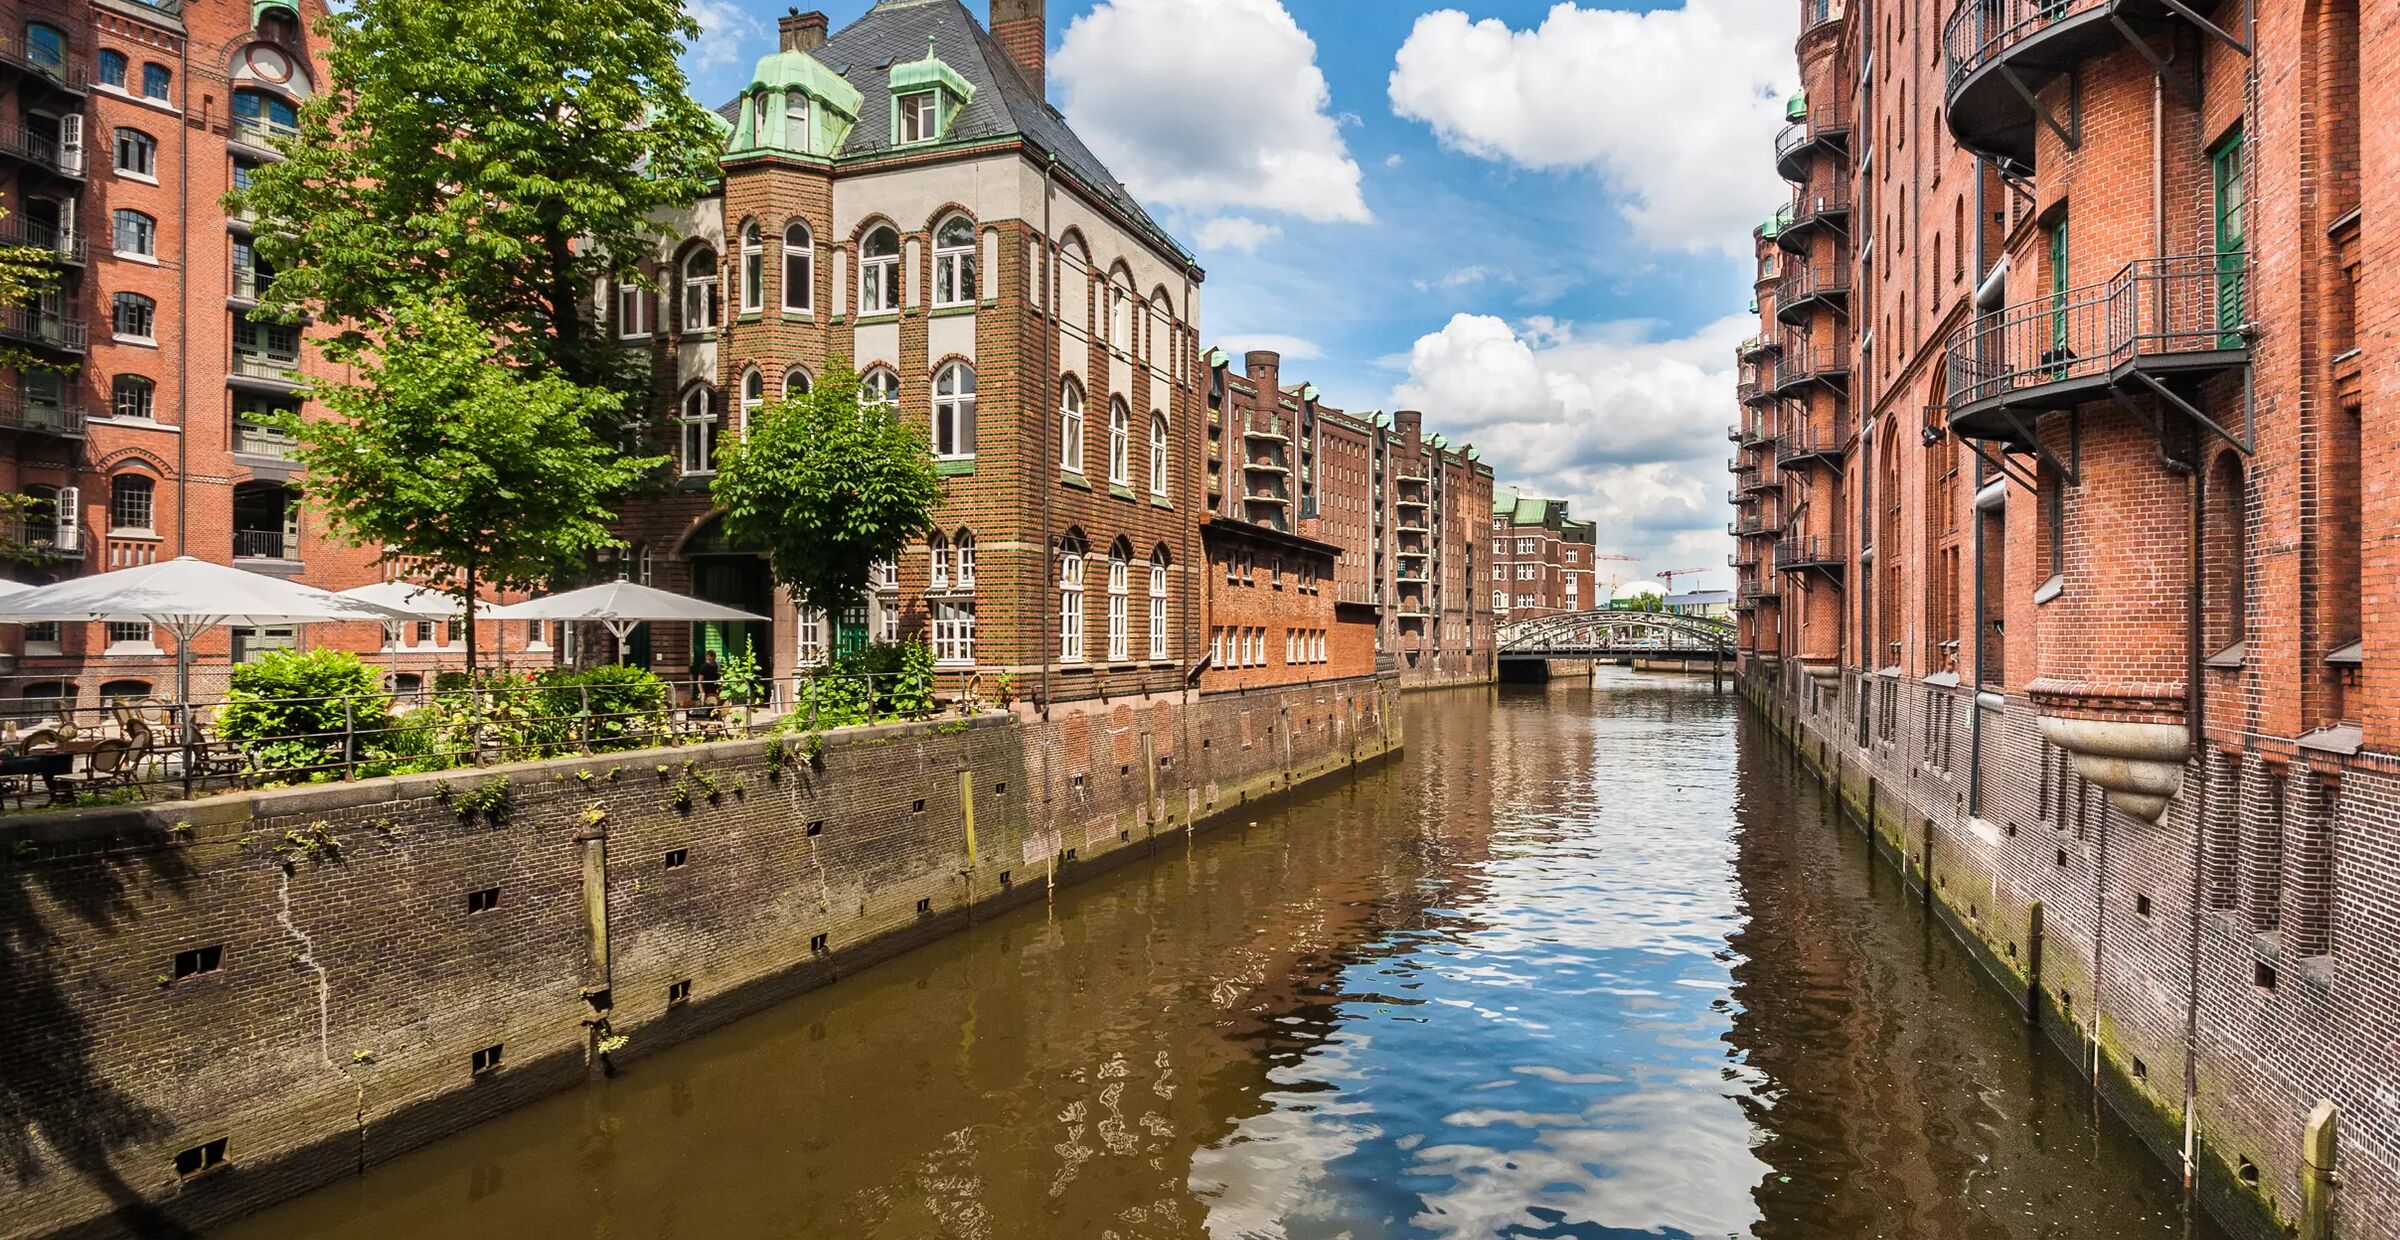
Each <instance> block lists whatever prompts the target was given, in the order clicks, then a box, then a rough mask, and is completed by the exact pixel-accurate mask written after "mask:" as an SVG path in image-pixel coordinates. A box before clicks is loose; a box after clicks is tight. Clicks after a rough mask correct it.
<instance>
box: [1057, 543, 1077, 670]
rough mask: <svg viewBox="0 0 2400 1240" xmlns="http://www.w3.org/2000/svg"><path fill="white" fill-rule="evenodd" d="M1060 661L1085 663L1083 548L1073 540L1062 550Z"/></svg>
mask: <svg viewBox="0 0 2400 1240" xmlns="http://www.w3.org/2000/svg"><path fill="white" fill-rule="evenodd" d="M1058 658H1059V661H1060V662H1062V663H1081V662H1083V544H1082V543H1081V542H1078V541H1076V540H1075V539H1074V538H1073V537H1072V536H1070V537H1069V538H1068V539H1067V541H1065V542H1063V543H1061V544H1060V545H1059V549H1058Z"/></svg>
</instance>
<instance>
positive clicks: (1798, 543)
mask: <svg viewBox="0 0 2400 1240" xmlns="http://www.w3.org/2000/svg"><path fill="white" fill-rule="evenodd" d="M1842 562H1843V559H1842V537H1841V535H1839V534H1800V535H1796V536H1794V537H1791V538H1785V539H1782V540H1780V541H1778V542H1777V543H1776V544H1775V565H1776V567H1778V568H1781V569H1784V570H1786V571H1794V570H1798V569H1803V568H1820V567H1824V566H1827V565H1835V564H1840V563H1842Z"/></svg>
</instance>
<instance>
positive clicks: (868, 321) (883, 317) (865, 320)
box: [851, 310, 900, 327]
mask: <svg viewBox="0 0 2400 1240" xmlns="http://www.w3.org/2000/svg"><path fill="white" fill-rule="evenodd" d="M899 321H900V312H899V311H897V310H879V311H876V312H875V313H873V314H862V315H860V316H858V317H857V318H856V319H853V320H851V326H853V327H875V326H878V325H880V324H884V323H897V322H899Z"/></svg>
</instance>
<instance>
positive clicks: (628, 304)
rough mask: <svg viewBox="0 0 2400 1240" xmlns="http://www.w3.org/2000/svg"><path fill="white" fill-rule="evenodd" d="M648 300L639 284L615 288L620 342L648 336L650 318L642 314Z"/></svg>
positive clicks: (648, 305)
mask: <svg viewBox="0 0 2400 1240" xmlns="http://www.w3.org/2000/svg"><path fill="white" fill-rule="evenodd" d="M649 307H650V298H649V296H648V295H647V294H646V293H644V292H643V290H642V286H641V285H639V284H620V285H618V286H617V336H618V338H619V339H622V340H638V339H641V338H642V337H645V336H648V335H649V334H650V318H649V315H648V314H646V313H644V312H645V311H647V310H648V309H649Z"/></svg>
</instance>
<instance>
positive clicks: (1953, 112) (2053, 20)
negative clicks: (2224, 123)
mask: <svg viewBox="0 0 2400 1240" xmlns="http://www.w3.org/2000/svg"><path fill="white" fill-rule="evenodd" d="M2176 25H2188V26H2194V27H2198V28H2201V29H2203V31H2204V32H2213V33H2215V34H2217V35H2220V36H2223V37H2224V38H2225V39H2226V40H2227V41H2229V42H2231V41H2233V40H2232V36H2230V35H2226V34H2225V32H2223V31H2221V30H2216V28H2215V27H2213V26H2210V25H2208V23H2207V22H2206V20H2205V19H2203V18H2201V17H2199V16H2198V15H2197V14H2196V13H2195V12H2194V10H2193V8H2192V7H2188V6H2186V5H2185V4H2183V3H2182V0H1956V7H1954V8H1953V9H1952V10H1951V12H1950V18H1949V20H1948V21H1947V22H1945V23H1943V26H1942V62H1943V88H1944V89H1943V103H1944V105H1945V106H1944V107H1943V109H1942V113H1943V115H1944V116H1946V117H1948V118H1949V124H1950V132H1951V134H1952V135H1954V136H1955V137H1956V138H1957V139H1958V142H1959V145H1961V146H1964V147H1966V148H1967V149H1968V150H1970V151H1974V152H1977V153H1979V154H1982V155H1986V156H1989V157H1991V158H1993V159H1995V160H1998V161H2000V162H2001V163H2002V164H2003V165H2004V166H2012V167H2013V168H2014V170H2016V171H2018V172H2021V173H2028V174H2029V173H2031V172H2032V171H2033V167H2034V149H2035V144H2036V135H2037V134H2038V133H2039V132H2040V131H2042V130H2043V129H2045V128H2048V127H2049V126H2051V125H2061V126H2071V125H2072V124H2073V119H2072V118H2065V117H2055V116H2045V115H2044V113H2043V112H2042V110H2041V106H2040V104H2039V103H2038V102H2037V100H2038V99H2039V97H2040V95H2041V91H2042V88H2043V87H2045V86H2047V85H2049V84H2050V83H2051V82H2054V81H2056V80H2057V79H2059V78H2060V77H2063V76H2065V75H2067V74H2069V73H2071V72H2073V71H2074V70H2075V69H2076V68H2077V67H2078V66H2080V65H2083V64H2085V63H2087V62H2089V61H2091V60H2092V59H2094V58H2096V57H2099V56H2105V55H2108V54H2110V53H2113V52H2117V51H2120V50H2123V49H2125V48H2127V47H2129V46H2134V45H2135V44H2133V43H2130V42H2128V41H2129V40H2144V41H2149V40H2154V39H2155V37H2156V36H2157V35H2159V34H2160V33H2162V32H2163V31H2166V30H2167V29H2169V28H2170V27H2172V26H2176ZM2144 50H2145V51H2147V50H2148V49H2147V47H2145V48H2144ZM2070 132H2071V130H2070Z"/></svg>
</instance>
